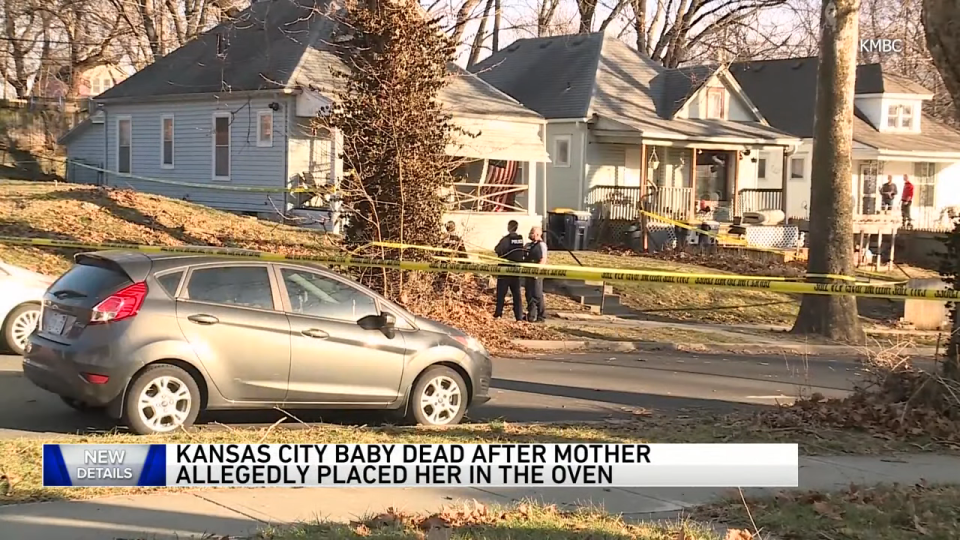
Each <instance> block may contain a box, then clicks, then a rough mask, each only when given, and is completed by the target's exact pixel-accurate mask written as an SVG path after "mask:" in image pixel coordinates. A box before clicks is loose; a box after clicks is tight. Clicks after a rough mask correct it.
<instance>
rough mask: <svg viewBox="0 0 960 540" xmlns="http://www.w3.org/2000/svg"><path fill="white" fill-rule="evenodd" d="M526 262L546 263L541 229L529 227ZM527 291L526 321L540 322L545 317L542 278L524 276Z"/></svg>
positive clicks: (545, 250) (544, 244) (545, 248)
mask: <svg viewBox="0 0 960 540" xmlns="http://www.w3.org/2000/svg"><path fill="white" fill-rule="evenodd" d="M527 262H529V263H533V264H547V244H546V243H544V241H543V229H541V228H540V227H533V228H532V229H530V244H529V245H528V246H527ZM525 279H526V283H525V284H524V285H525V288H526V293H527V321H529V322H532V323H542V322H544V321H546V319H547V307H546V305H544V301H543V278H540V277H533V276H531V277H528V278H525Z"/></svg>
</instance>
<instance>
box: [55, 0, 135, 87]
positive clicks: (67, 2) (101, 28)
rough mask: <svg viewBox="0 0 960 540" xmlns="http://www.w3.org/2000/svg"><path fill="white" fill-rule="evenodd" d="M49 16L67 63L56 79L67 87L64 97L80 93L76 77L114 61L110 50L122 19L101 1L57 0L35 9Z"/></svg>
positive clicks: (113, 51)
mask: <svg viewBox="0 0 960 540" xmlns="http://www.w3.org/2000/svg"><path fill="white" fill-rule="evenodd" d="M38 9H41V10H44V11H46V12H47V13H48V14H49V15H50V16H51V25H52V26H51V28H52V31H53V32H54V34H53V35H57V36H62V38H61V39H60V42H61V43H62V44H63V46H64V48H65V51H64V55H65V56H66V61H65V62H63V63H62V66H61V67H60V69H59V70H58V72H57V78H58V79H59V80H60V81H62V82H63V83H64V84H66V86H67V92H66V94H67V97H73V96H76V95H78V94H79V91H80V84H81V82H82V81H81V80H80V77H79V75H80V74H81V73H82V72H83V71H85V70H87V69H89V68H91V67H94V66H97V65H100V64H104V63H111V62H117V61H118V60H119V55H118V54H117V53H116V50H115V49H114V48H113V45H114V44H115V40H116V39H117V38H118V37H119V36H120V26H121V21H122V18H121V16H120V15H119V14H118V13H117V12H116V11H115V10H113V9H112V8H111V6H110V5H109V4H107V2H105V1H102V0H60V1H59V2H57V3H53V4H43V7H41V8H38Z"/></svg>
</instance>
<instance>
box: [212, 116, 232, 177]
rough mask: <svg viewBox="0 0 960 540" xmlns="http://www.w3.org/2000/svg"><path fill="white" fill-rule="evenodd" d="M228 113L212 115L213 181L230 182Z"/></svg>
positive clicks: (229, 118)
mask: <svg viewBox="0 0 960 540" xmlns="http://www.w3.org/2000/svg"><path fill="white" fill-rule="evenodd" d="M230 120H231V117H230V113H227V112H224V113H214V115H213V179H214V180H230Z"/></svg>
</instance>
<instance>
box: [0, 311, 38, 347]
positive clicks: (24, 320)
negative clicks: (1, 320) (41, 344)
mask: <svg viewBox="0 0 960 540" xmlns="http://www.w3.org/2000/svg"><path fill="white" fill-rule="evenodd" d="M39 321H40V306H37V305H34V304H26V305H23V306H18V307H17V308H15V309H14V310H13V311H11V312H10V315H8V316H7V322H6V324H4V325H3V337H4V341H5V342H6V346H7V348H8V349H10V351H11V352H12V353H13V354H15V355H17V356H23V353H24V350H25V349H26V348H27V340H28V339H30V334H32V333H33V331H34V330H36V329H37V323H38V322H39Z"/></svg>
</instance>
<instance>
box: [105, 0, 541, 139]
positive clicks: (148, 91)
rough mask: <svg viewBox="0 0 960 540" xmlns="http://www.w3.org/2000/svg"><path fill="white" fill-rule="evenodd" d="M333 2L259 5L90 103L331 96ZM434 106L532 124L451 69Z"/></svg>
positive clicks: (269, 0) (290, 0) (529, 114)
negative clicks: (305, 89) (252, 94)
mask: <svg viewBox="0 0 960 540" xmlns="http://www.w3.org/2000/svg"><path fill="white" fill-rule="evenodd" d="M340 10H341V8H340V4H339V3H338V0H261V1H259V2H254V3H253V4H252V5H251V6H250V7H249V8H248V9H246V10H244V11H243V12H241V13H240V14H239V15H238V16H237V17H236V18H235V20H234V21H233V22H226V23H222V24H220V25H218V26H216V27H215V28H213V29H211V30H209V31H208V32H205V33H203V34H201V35H200V36H199V37H197V38H196V39H194V40H192V41H190V42H189V43H187V44H185V45H184V46H182V47H180V48H179V49H177V50H175V51H173V52H171V53H170V54H168V55H166V56H164V57H163V58H160V59H159V60H157V61H156V62H154V63H153V64H150V65H149V66H147V67H145V68H144V69H142V70H140V71H139V72H137V73H135V74H134V75H133V76H131V77H130V78H128V79H127V80H125V81H123V82H122V83H120V84H118V85H117V86H114V87H113V88H111V89H110V90H108V91H106V92H105V93H103V94H101V95H100V96H98V99H103V100H111V99H124V98H147V99H149V98H156V97H161V96H189V95H191V94H207V93H221V92H223V93H226V92H249V91H270V90H274V91H276V90H283V89H293V88H297V87H299V86H311V87H313V88H316V89H317V90H318V91H320V92H322V93H326V94H328V95H331V96H333V95H335V94H336V92H337V91H338V89H340V88H341V84H342V83H341V82H340V81H339V80H338V79H337V78H336V77H335V76H334V75H333V73H334V70H337V71H344V70H345V65H344V64H343V62H341V60H340V58H339V57H338V50H337V45H336V44H335V43H334V42H335V40H334V39H333V38H334V35H335V33H336V32H337V31H338V29H339V28H340V24H339V22H338V21H337V14H338V13H340ZM451 68H452V69H451V71H452V75H453V77H452V80H451V82H450V84H448V85H447V87H446V88H444V90H443V91H442V92H441V95H440V99H441V101H442V102H443V103H444V104H445V105H446V106H447V107H448V109H450V110H451V112H453V113H459V114H478V115H484V116H490V115H494V116H497V115H499V116H504V117H512V118H527V119H531V120H533V119H537V118H539V115H537V114H536V113H535V112H533V111H531V110H529V109H527V108H525V107H523V106H522V105H520V104H519V103H518V102H517V101H516V100H514V99H512V98H510V97H509V96H507V95H505V94H503V93H502V92H499V91H498V90H496V89H495V88H493V87H491V86H490V85H489V84H487V83H485V82H483V81H482V80H480V79H479V78H478V77H476V76H475V75H473V74H470V73H468V72H466V71H464V70H462V69H460V68H458V67H456V66H451Z"/></svg>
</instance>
